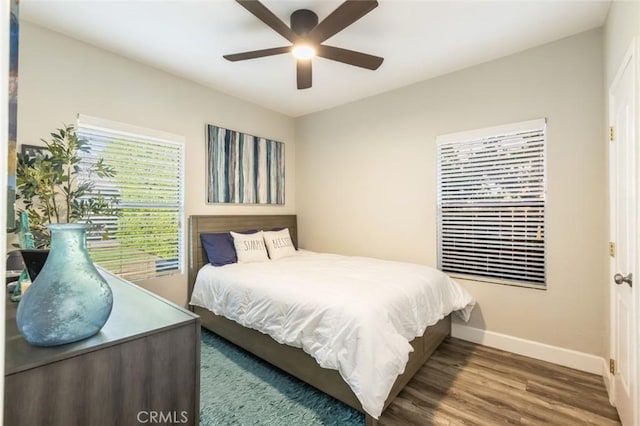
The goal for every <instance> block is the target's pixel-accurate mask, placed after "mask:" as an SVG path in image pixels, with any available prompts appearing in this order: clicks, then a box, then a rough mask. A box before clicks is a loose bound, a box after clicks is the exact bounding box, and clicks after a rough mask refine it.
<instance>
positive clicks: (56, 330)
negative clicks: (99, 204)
mask: <svg viewBox="0 0 640 426" xmlns="http://www.w3.org/2000/svg"><path fill="white" fill-rule="evenodd" d="M49 230H50V231H51V251H50V254H49V256H48V257H47V261H46V263H45V264H44V267H43V268H42V271H40V274H38V277H37V278H36V280H35V282H34V283H33V284H32V286H31V287H30V288H29V291H28V292H25V293H24V295H23V296H22V301H21V302H20V304H19V305H18V314H17V317H16V321H17V324H18V330H20V333H21V334H22V335H23V336H24V338H25V339H26V340H27V342H29V343H31V344H32V345H35V346H57V345H64V344H66V343H71V342H76V341H78V340H82V339H86V338H87V337H91V336H93V335H94V334H96V333H97V332H98V331H100V329H101V328H102V326H103V325H104V324H105V323H106V322H107V319H108V318H109V315H110V314H111V308H112V306H113V294H112V293H111V289H110V288H109V285H108V284H107V282H106V281H105V279H104V278H102V275H100V273H99V272H98V270H97V269H96V267H95V266H94V265H93V262H92V261H91V258H90V257H89V253H87V243H86V236H85V234H86V230H87V225H84V224H77V223H65V224H56V225H49Z"/></svg>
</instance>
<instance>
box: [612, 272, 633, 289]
mask: <svg viewBox="0 0 640 426" xmlns="http://www.w3.org/2000/svg"><path fill="white" fill-rule="evenodd" d="M613 281H615V282H616V284H618V285H620V284H622V283H627V284H629V287H633V284H632V282H633V274H632V273H629V275H627V276H626V277H625V276H624V275H622V274H615V275H614V276H613Z"/></svg>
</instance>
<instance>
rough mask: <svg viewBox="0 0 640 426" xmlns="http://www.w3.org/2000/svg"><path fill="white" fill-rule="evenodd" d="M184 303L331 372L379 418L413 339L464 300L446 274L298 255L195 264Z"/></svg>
mask: <svg viewBox="0 0 640 426" xmlns="http://www.w3.org/2000/svg"><path fill="white" fill-rule="evenodd" d="M190 303H191V304H192V305H196V306H200V307H203V308H206V309H208V310H210V311H212V312H214V313H215V314H217V315H223V316H225V317H227V318H229V319H232V320H234V321H236V322H238V323H239V324H242V325H243V326H245V327H249V328H253V329H256V330H259V331H261V332H263V333H266V334H268V335H270V336H271V337H272V338H273V339H275V340H276V341H277V342H279V343H284V344H287V345H290V346H295V347H298V348H302V349H303V350H304V351H305V352H307V353H308V354H310V355H311V356H313V357H314V358H315V359H316V360H317V361H318V364H320V366H321V367H324V368H332V369H336V370H338V371H339V372H340V374H341V376H342V378H343V379H344V380H345V381H346V382H347V383H348V384H349V386H350V387H351V389H352V390H353V392H354V394H355V395H356V396H357V397H358V399H359V400H360V402H361V403H362V406H363V408H364V409H365V411H366V412H367V413H369V414H370V415H371V416H373V417H375V418H378V416H379V415H380V414H381V412H382V408H383V405H384V401H385V400H386V398H387V396H388V395H389V392H390V390H391V387H392V386H393V383H394V381H395V379H396V377H397V376H398V375H399V374H402V373H403V372H404V368H405V366H406V364H407V361H408V358H409V352H411V351H412V350H413V348H412V347H411V345H410V344H409V341H410V340H412V339H413V338H415V337H416V336H421V335H422V334H423V333H424V331H425V329H426V328H427V326H430V325H433V324H435V323H436V322H438V321H439V320H440V319H442V318H443V317H445V316H446V315H448V314H449V313H451V312H453V311H458V314H459V315H460V316H461V317H462V318H463V319H464V320H465V321H467V320H468V319H469V315H470V314H471V310H472V308H473V305H474V303H475V302H474V300H473V298H472V297H471V295H470V294H469V293H468V292H467V291H466V290H464V289H463V288H462V287H461V286H460V285H459V284H458V283H456V282H455V281H453V280H452V279H450V278H449V277H448V276H447V275H445V274H443V273H442V272H440V271H437V270H435V269H433V268H430V267H427V266H423V265H416V264H411V263H400V262H389V261H382V260H377V259H370V258H362V257H347V256H339V255H334V254H319V253H312V252H308V251H300V252H299V253H298V254H297V255H295V256H291V257H286V258H282V259H279V260H275V261H269V262H260V263H243V264H232V265H225V266H221V267H214V266H211V265H206V266H204V267H203V268H202V269H201V270H200V271H199V273H198V277H197V279H196V283H195V287H194V290H193V295H192V297H191V302H190Z"/></svg>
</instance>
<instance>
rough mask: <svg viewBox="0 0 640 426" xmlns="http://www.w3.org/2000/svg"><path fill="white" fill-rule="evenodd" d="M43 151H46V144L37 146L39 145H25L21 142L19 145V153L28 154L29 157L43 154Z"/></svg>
mask: <svg viewBox="0 0 640 426" xmlns="http://www.w3.org/2000/svg"><path fill="white" fill-rule="evenodd" d="M45 152H47V147H46V146H39V145H25V144H22V145H21V146H20V153H21V154H22V155H25V154H26V155H28V156H29V157H32V158H33V157H38V156H41V155H44V154H45Z"/></svg>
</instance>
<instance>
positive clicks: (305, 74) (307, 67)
mask: <svg viewBox="0 0 640 426" xmlns="http://www.w3.org/2000/svg"><path fill="white" fill-rule="evenodd" d="M296 71H297V74H298V89H308V88H309V87H311V59H298V61H297V65H296Z"/></svg>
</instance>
